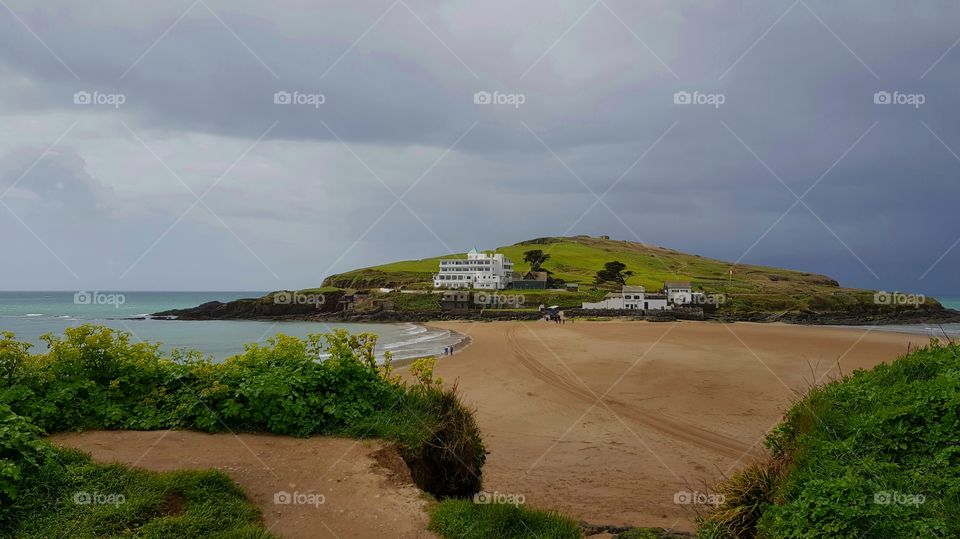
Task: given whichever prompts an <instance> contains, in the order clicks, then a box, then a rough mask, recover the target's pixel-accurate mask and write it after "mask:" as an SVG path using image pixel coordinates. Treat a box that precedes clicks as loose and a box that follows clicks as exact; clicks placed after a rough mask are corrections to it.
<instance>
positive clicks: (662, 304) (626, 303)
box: [582, 286, 670, 311]
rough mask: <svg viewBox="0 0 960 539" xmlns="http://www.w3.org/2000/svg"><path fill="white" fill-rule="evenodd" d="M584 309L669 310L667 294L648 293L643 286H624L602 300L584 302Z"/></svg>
mask: <svg viewBox="0 0 960 539" xmlns="http://www.w3.org/2000/svg"><path fill="white" fill-rule="evenodd" d="M582 308H583V309H613V310H643V311H664V310H669V309H670V305H669V304H668V302H667V296H665V295H663V294H647V292H646V290H645V289H644V287H642V286H624V287H623V288H622V289H621V291H620V292H611V293H609V294H607V296H606V297H605V298H604V299H603V300H602V301H594V302H589V301H585V302H583V306H582Z"/></svg>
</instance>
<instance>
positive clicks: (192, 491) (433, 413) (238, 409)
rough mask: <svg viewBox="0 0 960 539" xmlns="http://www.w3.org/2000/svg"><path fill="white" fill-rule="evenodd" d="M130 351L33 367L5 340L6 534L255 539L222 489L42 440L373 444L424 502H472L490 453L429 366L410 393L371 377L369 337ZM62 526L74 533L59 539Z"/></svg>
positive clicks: (221, 484) (71, 348)
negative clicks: (215, 358) (206, 353)
mask: <svg viewBox="0 0 960 539" xmlns="http://www.w3.org/2000/svg"><path fill="white" fill-rule="evenodd" d="M130 337H131V336H130V335H129V334H127V333H125V332H117V331H113V330H111V329H109V328H104V327H97V326H90V325H85V326H80V327H77V328H69V329H67V330H66V332H65V335H64V336H63V337H55V336H52V335H47V336H45V337H44V339H45V340H46V341H47V343H48V345H49V350H48V351H47V352H45V353H41V354H31V353H30V351H29V350H30V345H29V344H26V343H22V342H18V341H16V340H15V338H14V335H12V334H10V333H6V334H3V335H2V338H0V384H2V385H0V388H2V391H0V534H3V533H4V530H14V531H13V532H12V533H13V535H14V536H16V537H21V536H24V537H31V536H34V537H61V536H75V537H114V536H137V537H241V536H242V537H259V536H262V535H263V532H262V529H260V526H259V522H260V518H259V513H258V512H257V511H256V509H254V508H252V507H251V506H249V504H247V502H246V500H245V498H244V497H243V494H242V493H241V492H240V491H239V490H238V489H237V488H236V487H235V486H234V485H233V483H232V482H231V481H230V480H229V479H228V478H227V477H226V476H224V475H222V474H218V473H213V472H210V473H208V472H196V473H192V472H181V473H176V474H149V473H146V472H139V471H132V470H129V469H127V468H124V467H121V466H100V465H97V464H94V463H92V462H90V461H89V459H85V458H84V457H82V456H80V455H77V454H75V453H72V452H69V451H63V450H57V449H54V448H53V447H52V446H50V445H49V444H48V443H47V442H46V441H44V440H43V438H42V436H43V435H44V434H45V433H49V432H57V431H66V430H83V429H108V430H118V429H136V430H154V429H177V428H180V429H195V430H201V431H206V432H218V431H224V430H230V431H234V432H236V431H241V432H272V433H275V434H285V435H291V436H310V435H315V434H339V435H346V436H352V437H357V438H364V437H371V438H380V439H385V440H389V441H393V442H395V443H396V444H397V446H398V448H399V450H400V452H401V454H402V455H403V457H404V459H405V460H406V461H407V463H408V465H409V466H410V468H411V471H412V473H413V476H414V479H415V480H416V481H417V484H418V485H419V486H420V487H421V488H423V489H424V490H426V491H427V492H430V493H431V494H434V495H436V496H438V497H445V496H469V495H472V494H473V493H475V492H477V491H478V490H479V488H480V484H481V468H482V466H483V463H484V460H485V458H486V453H485V450H484V447H483V443H482V441H481V439H480V434H479V430H478V429H477V427H476V424H475V423H474V420H473V415H472V414H471V412H470V411H469V410H467V409H465V408H464V407H463V406H462V404H461V403H460V401H459V399H458V398H457V396H456V393H455V389H454V390H449V389H443V388H441V387H440V385H439V383H438V382H437V381H435V380H433V377H432V364H431V363H430V362H429V361H421V362H420V363H416V364H415V365H414V366H413V367H411V368H412V369H413V372H414V373H415V374H416V375H417V377H418V379H419V381H418V383H416V384H413V385H407V384H405V383H403V382H401V381H400V380H399V378H398V377H395V376H393V375H392V374H391V371H390V365H389V362H387V363H386V364H383V365H378V364H377V362H376V358H375V356H374V352H373V350H374V345H375V336H373V335H369V334H361V335H354V336H351V335H348V334H347V333H346V332H335V333H333V334H329V335H311V336H310V337H308V338H307V339H306V340H300V339H297V338H294V337H289V336H284V335H278V336H277V337H275V338H274V339H271V340H270V341H269V343H268V344H267V345H257V344H250V345H247V346H246V350H245V351H244V353H242V354H239V355H237V356H234V357H232V358H229V359H228V360H227V361H226V362H224V363H220V364H215V363H212V362H211V361H210V360H209V359H208V358H204V357H201V356H200V354H198V353H196V352H189V351H177V352H173V353H172V354H171V355H169V356H168V355H165V354H163V353H161V352H160V350H159V345H158V344H150V343H132V342H131V341H130ZM321 359H322V361H321ZM78 495H79V498H77V499H75V498H74V496H78ZM121 496H122V502H121V501H120V497H121ZM78 500H79V501H78ZM91 500H92V503H85V501H91ZM117 502H120V503H117ZM67 523H73V524H75V525H76V526H77V531H76V533H72V534H66V533H64V531H65V530H67V529H68V528H64V526H66V525H67ZM231 534H234V535H231ZM235 534H240V535H235Z"/></svg>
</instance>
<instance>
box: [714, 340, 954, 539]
mask: <svg viewBox="0 0 960 539" xmlns="http://www.w3.org/2000/svg"><path fill="white" fill-rule="evenodd" d="M768 446H769V447H770V449H771V452H772V453H773V459H772V460H771V462H769V463H767V464H766V465H765V468H766V469H765V471H764V473H760V472H757V470H754V469H753V468H751V469H750V470H749V471H750V473H751V474H753V476H751V477H748V476H745V475H744V474H740V475H738V476H736V477H734V478H733V479H732V480H731V481H728V482H726V483H725V484H723V485H721V487H720V488H719V489H718V490H719V491H721V492H724V493H727V494H728V495H727V500H726V501H725V503H724V504H722V505H721V506H720V507H719V508H718V509H717V511H715V512H714V513H712V514H711V515H709V516H707V518H706V520H705V522H704V526H703V527H702V529H701V532H700V533H701V535H702V536H705V537H750V536H754V535H755V536H757V537H778V538H779V537H868V538H870V537H876V538H888V537H958V536H960V346H958V345H955V344H950V345H941V344H938V343H936V342H934V343H932V344H931V345H930V346H929V347H927V348H924V349H921V350H917V351H915V352H913V353H911V354H909V355H906V356H904V357H901V358H900V359H898V360H896V361H895V362H893V363H892V364H889V365H886V364H881V365H879V366H877V367H876V368H874V369H873V370H871V371H858V372H856V373H854V374H853V375H852V376H849V377H846V378H845V379H843V380H841V381H837V382H834V383H831V384H828V385H825V386H821V387H818V388H814V389H813V390H812V391H810V393H809V394H808V395H807V396H806V397H805V398H804V399H803V400H801V401H800V402H799V403H797V404H796V405H795V406H794V407H793V408H792V409H791V410H790V411H789V412H788V413H787V415H786V418H785V420H784V422H783V424H781V425H780V426H779V427H778V428H777V429H775V430H774V432H773V433H771V435H770V436H769V438H768ZM761 468H763V466H761ZM760 478H762V479H763V480H760ZM731 494H734V495H731ZM743 515H750V518H749V523H750V524H751V525H750V526H747V527H746V528H744V529H739V528H737V527H735V526H734V524H737V523H738V522H739V523H742V522H743V521H742V520H741V521H737V520H736V519H735V518H732V517H737V516H743Z"/></svg>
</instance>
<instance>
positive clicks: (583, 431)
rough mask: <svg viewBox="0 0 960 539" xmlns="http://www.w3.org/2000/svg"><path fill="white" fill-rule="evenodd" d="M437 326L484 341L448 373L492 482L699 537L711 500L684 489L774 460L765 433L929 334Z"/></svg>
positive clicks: (626, 325) (560, 505)
mask: <svg viewBox="0 0 960 539" xmlns="http://www.w3.org/2000/svg"><path fill="white" fill-rule="evenodd" d="M433 325H434V326H437V327H443V328H447V329H451V330H454V331H457V332H459V333H461V334H464V335H467V336H468V337H470V339H471V341H472V342H471V344H470V345H469V346H468V347H466V348H465V349H464V350H463V351H461V352H458V353H457V354H455V355H453V356H450V357H446V358H443V359H442V360H441V361H440V362H439V363H438V366H437V374H438V375H439V376H441V377H443V378H444V380H445V382H447V383H449V382H454V381H457V383H458V384H459V387H460V391H461V392H462V394H463V396H464V400H465V401H466V402H467V403H468V405H470V406H472V407H474V408H475V409H476V411H477V416H478V420H479V423H480V427H481V429H482V430H483V433H484V437H485V441H486V443H487V447H488V450H489V451H490V455H489V457H488V461H487V465H486V467H485V468H484V488H485V490H487V491H489V492H500V493H512V494H522V495H523V496H524V497H525V499H526V503H527V504H529V505H532V506H536V507H540V508H553V509H558V510H561V511H563V512H565V513H567V514H569V515H571V516H573V517H575V518H578V519H581V520H584V521H587V522H589V523H592V524H617V525H633V526H662V527H666V528H673V529H677V530H685V531H692V530H693V519H694V518H695V516H696V512H697V510H698V509H703V508H702V507H698V506H696V505H691V504H684V503H675V497H677V498H678V499H681V501H682V498H683V497H684V494H683V493H687V492H689V493H695V492H700V493H706V492H708V491H709V485H711V484H712V483H714V482H715V481H717V480H718V479H720V478H721V477H723V476H725V475H729V474H730V473H732V472H734V471H736V470H737V469H738V468H741V467H743V466H744V465H746V464H747V463H749V462H750V461H751V460H753V459H757V458H762V456H763V455H764V453H765V449H764V447H763V438H764V436H765V434H766V433H767V432H768V431H769V430H770V429H771V428H772V427H773V426H775V425H776V424H777V423H778V422H779V420H780V418H781V416H782V414H783V412H784V411H785V410H786V409H787V408H788V407H789V406H790V404H791V403H792V402H793V401H794V400H796V399H797V398H798V396H799V395H801V394H802V393H803V392H804V391H805V390H806V389H807V388H808V387H810V385H811V384H813V383H814V382H823V381H825V380H829V379H830V378H831V377H836V376H839V375H840V373H849V372H851V371H853V370H854V369H859V368H870V367H872V366H873V365H876V364H877V363H879V362H884V361H890V360H893V359H894V358H896V357H897V356H898V355H900V354H902V353H904V352H906V351H907V349H908V346H913V347H916V346H922V345H924V344H926V342H927V340H928V339H927V338H926V337H924V336H920V335H907V334H899V333H889V332H880V331H877V330H870V329H869V328H863V329H848V328H825V327H811V326H795V325H783V324H750V323H736V324H720V323H709V322H680V323H651V322H626V321H624V322H619V321H607V322H586V321H577V322H576V323H570V322H568V323H566V324H564V325H557V324H553V323H547V322H542V321H541V322H492V323H472V322H447V323H434V324H433ZM678 493H679V494H678Z"/></svg>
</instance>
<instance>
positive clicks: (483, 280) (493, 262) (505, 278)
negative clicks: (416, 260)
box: [433, 249, 513, 290]
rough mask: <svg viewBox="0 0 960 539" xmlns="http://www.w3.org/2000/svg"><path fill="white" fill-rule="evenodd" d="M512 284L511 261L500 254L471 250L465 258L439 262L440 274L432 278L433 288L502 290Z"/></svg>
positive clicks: (446, 259) (447, 259)
mask: <svg viewBox="0 0 960 539" xmlns="http://www.w3.org/2000/svg"><path fill="white" fill-rule="evenodd" d="M512 282H513V261H512V260H510V259H509V258H507V257H505V256H503V254H502V253H493V254H487V253H480V252H477V250H476V249H472V250H471V251H470V252H469V253H467V258H466V259H463V258H445V259H442V260H440V273H437V274H435V275H434V276H433V287H434V288H490V289H496V290H502V289H504V288H507V287H508V286H510V283H512Z"/></svg>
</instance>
